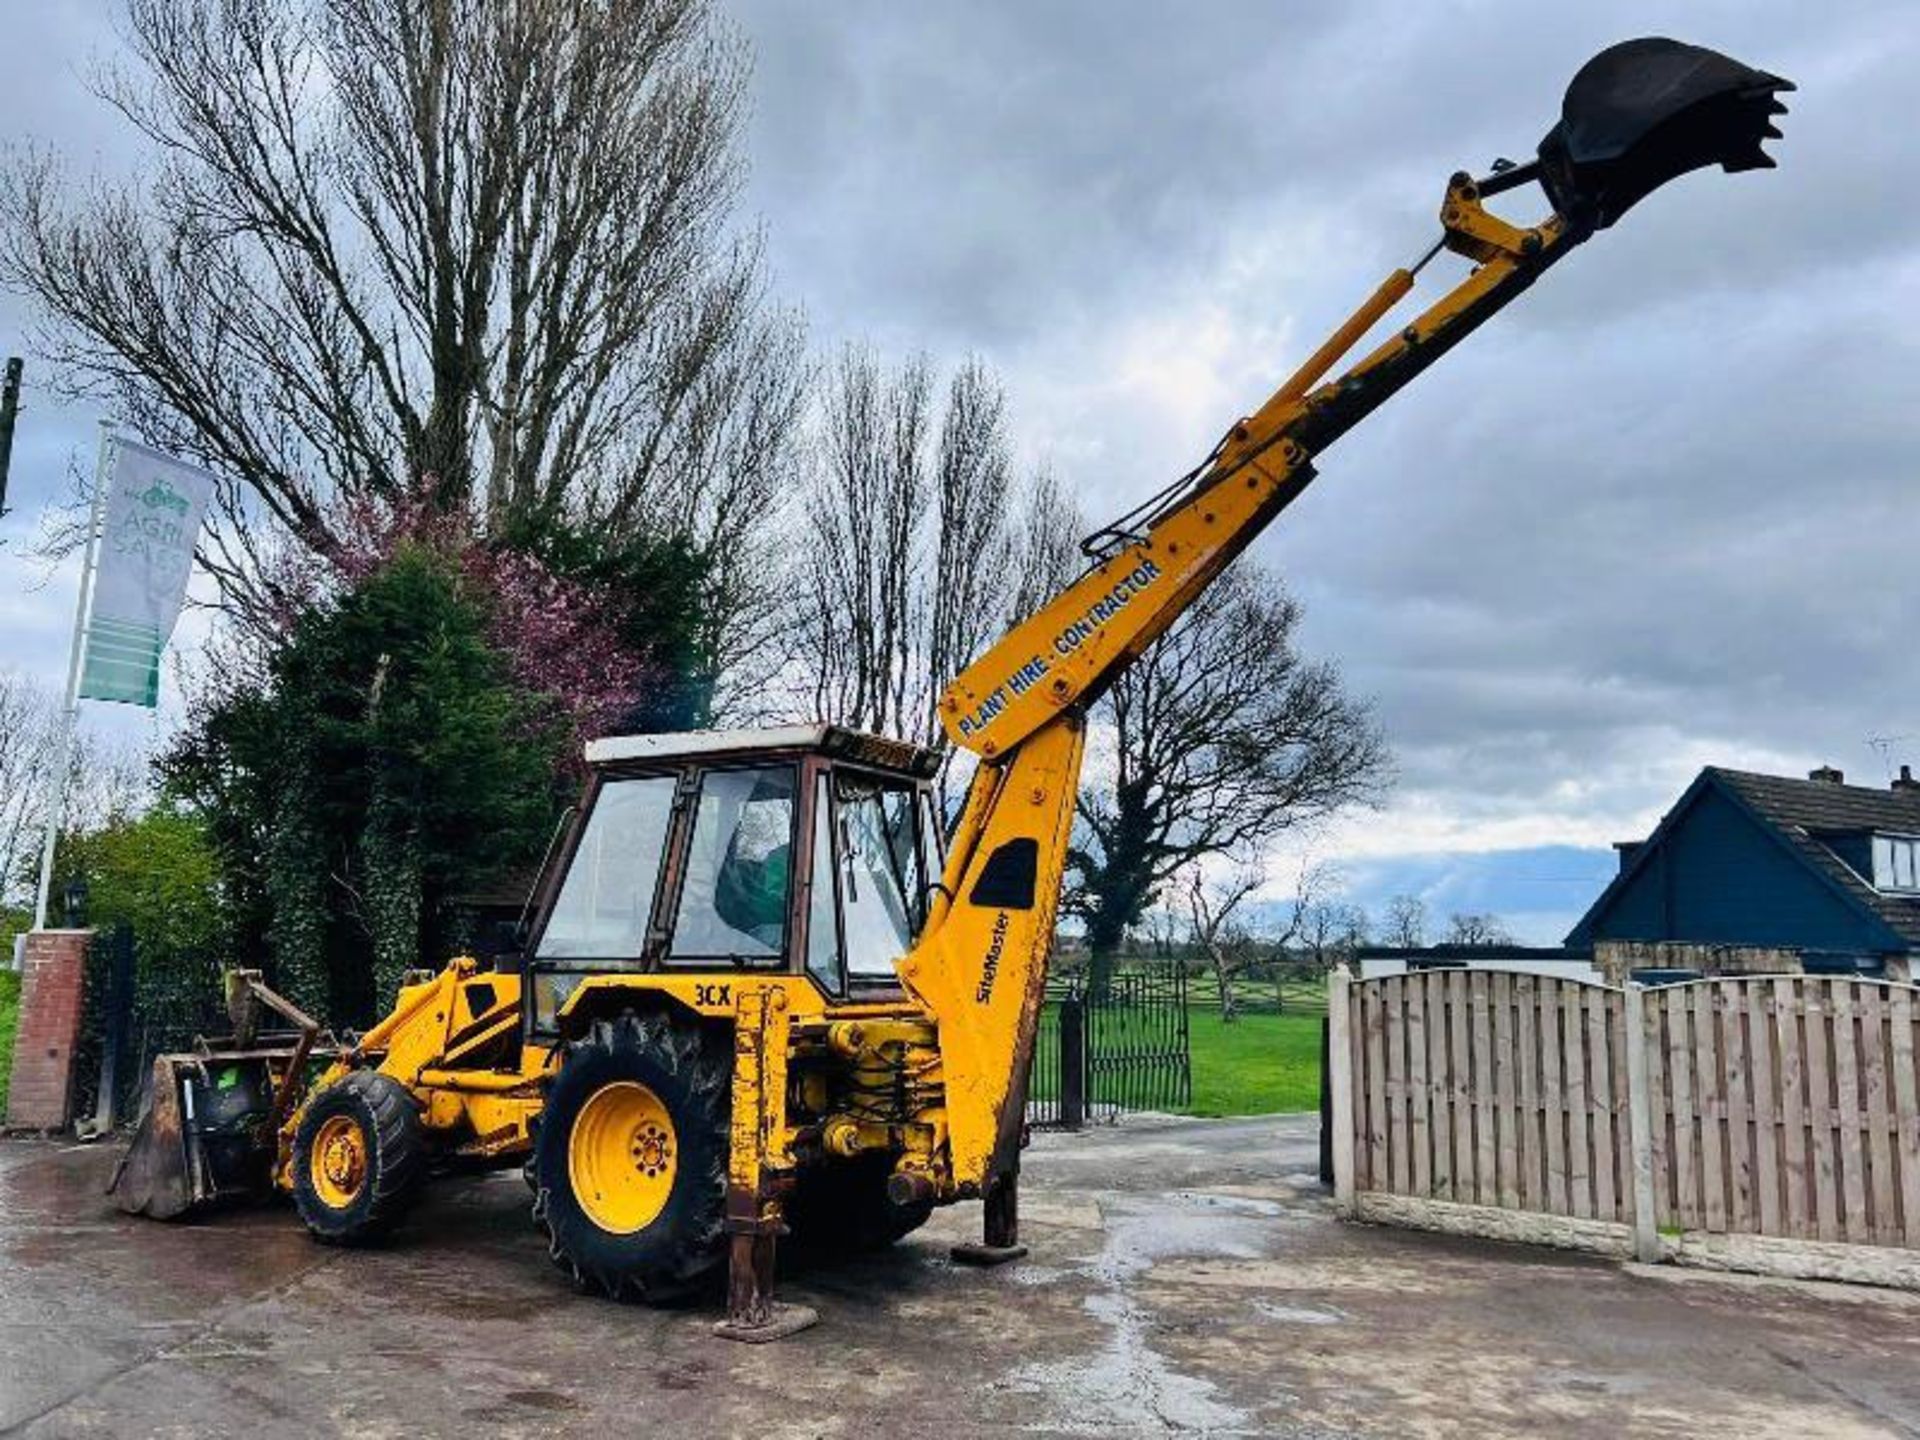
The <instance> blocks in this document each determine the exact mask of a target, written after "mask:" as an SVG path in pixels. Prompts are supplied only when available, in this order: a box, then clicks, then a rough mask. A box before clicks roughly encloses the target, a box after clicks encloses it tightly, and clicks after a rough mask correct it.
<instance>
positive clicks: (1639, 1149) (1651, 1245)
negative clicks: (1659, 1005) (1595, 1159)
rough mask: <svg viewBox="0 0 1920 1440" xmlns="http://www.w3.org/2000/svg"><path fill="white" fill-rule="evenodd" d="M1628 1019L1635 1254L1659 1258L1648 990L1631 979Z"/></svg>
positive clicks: (1649, 1259)
mask: <svg viewBox="0 0 1920 1440" xmlns="http://www.w3.org/2000/svg"><path fill="white" fill-rule="evenodd" d="M1622 994H1623V995H1624V997H1625V1000H1626V1022H1627V1118H1628V1129H1629V1130H1630V1132H1631V1134H1632V1137H1633V1258H1634V1259H1636V1260H1638V1261H1640V1262H1641V1263H1642V1264H1643V1265H1651V1264H1653V1263H1655V1262H1656V1261H1658V1260H1659V1259H1660V1229H1659V1223H1658V1217H1657V1216H1656V1215H1655V1214H1654V1203H1655V1202H1654V1190H1653V1097H1652V1096H1651V1095H1650V1094H1649V1093H1648V1092H1647V1019H1646V1004H1645V999H1644V997H1645V992H1644V991H1643V990H1642V989H1641V988H1640V987H1639V986H1638V985H1636V984H1634V983H1633V982H1632V981H1631V980H1629V981H1628V982H1627V984H1626V988H1625V990H1624V991H1622Z"/></svg>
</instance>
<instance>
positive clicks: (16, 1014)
mask: <svg viewBox="0 0 1920 1440" xmlns="http://www.w3.org/2000/svg"><path fill="white" fill-rule="evenodd" d="M19 1021H20V977H19V976H18V975H16V974H14V973H13V972H12V971H11V970H0V1118H4V1117H5V1115H6V1113H7V1078H8V1076H10V1075H11V1074H12V1073H13V1028H14V1026H15V1025H17V1024H18V1023H19Z"/></svg>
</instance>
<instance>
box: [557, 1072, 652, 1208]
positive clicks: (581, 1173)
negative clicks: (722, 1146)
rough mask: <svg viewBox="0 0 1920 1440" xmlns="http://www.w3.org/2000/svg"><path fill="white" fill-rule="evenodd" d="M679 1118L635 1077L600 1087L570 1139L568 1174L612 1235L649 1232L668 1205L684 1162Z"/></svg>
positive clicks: (583, 1203)
mask: <svg viewBox="0 0 1920 1440" xmlns="http://www.w3.org/2000/svg"><path fill="white" fill-rule="evenodd" d="M679 1152H680V1146H679V1141H678V1137H677V1136H676V1135H675V1134H674V1131H673V1117H672V1116H671V1115H669V1114H668V1113H667V1107H666V1106H665V1105H663V1104H661V1103H660V1097H659V1096H658V1095H655V1094H654V1093H653V1091H651V1090H649V1089H648V1088H647V1087H646V1086H644V1085H642V1084H640V1083H639V1082H638V1081H634V1080H616V1081H615V1082H614V1083H613V1084H611V1085H603V1086H602V1087H601V1088H600V1089H598V1090H596V1091H594V1093H593V1094H592V1096H590V1097H589V1098H588V1100H587V1103H586V1104H585V1105H583V1106H581V1107H580V1114H579V1116H578V1117H577V1118H576V1119H575V1120H574V1122H573V1133H572V1135H571V1136H569V1137H568V1140H567V1178H568V1179H569V1180H570V1181H572V1183H573V1194H574V1198H575V1199H577V1200H578V1201H579V1202H580V1208H581V1209H582V1210H584V1211H585V1212H586V1215H587V1218H588V1219H589V1220H591V1221H593V1223H594V1224H595V1225H598V1226H599V1227H600V1228H601V1229H602V1230H605V1231H606V1232H608V1233H609V1234H611V1235H631V1234H633V1232H634V1231H636V1230H644V1229H646V1227H647V1226H649V1225H651V1224H652V1223H653V1222H654V1220H655V1219H657V1218H658V1217H659V1214H660V1212H661V1211H662V1210H664V1209H666V1207H667V1197H668V1196H669V1195H671V1194H672V1193H673V1177H674V1175H675V1174H676V1173H677V1171H678V1169H679V1165H680V1153H679Z"/></svg>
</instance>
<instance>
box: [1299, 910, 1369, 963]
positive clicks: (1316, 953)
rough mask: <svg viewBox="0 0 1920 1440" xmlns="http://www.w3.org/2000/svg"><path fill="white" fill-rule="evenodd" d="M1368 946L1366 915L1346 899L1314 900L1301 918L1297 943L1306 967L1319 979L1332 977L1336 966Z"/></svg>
mask: <svg viewBox="0 0 1920 1440" xmlns="http://www.w3.org/2000/svg"><path fill="white" fill-rule="evenodd" d="M1366 943H1367V915H1366V912H1365V911H1364V910H1362V909H1361V908H1360V907H1359V906H1357V905H1350V904H1348V903H1347V902H1345V901H1343V900H1338V899H1331V898H1329V899H1321V900H1315V901H1313V902H1312V903H1311V904H1310V905H1308V906H1307V909H1306V912H1305V913H1304V914H1303V915H1302V916H1301V918H1300V924H1299V929H1298V934H1297V939H1296V941H1295V944H1296V947H1297V949H1298V951H1299V953H1300V955H1301V957H1302V958H1303V959H1304V960H1305V962H1306V964H1307V967H1308V968H1309V969H1311V970H1312V972H1313V973H1314V974H1315V975H1316V976H1326V975H1328V974H1330V973H1331V972H1332V970H1333V967H1334V966H1336V965H1340V964H1344V963H1346V962H1347V961H1350V960H1352V959H1353V952H1354V951H1356V950H1358V949H1359V948H1360V947H1361V946H1362V945H1364V944H1366Z"/></svg>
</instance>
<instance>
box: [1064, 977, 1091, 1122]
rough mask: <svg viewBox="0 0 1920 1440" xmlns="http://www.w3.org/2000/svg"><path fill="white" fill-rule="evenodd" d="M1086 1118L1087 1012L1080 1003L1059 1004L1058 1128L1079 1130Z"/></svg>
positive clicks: (1076, 1001) (1070, 998)
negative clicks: (1059, 1126)
mask: <svg viewBox="0 0 1920 1440" xmlns="http://www.w3.org/2000/svg"><path fill="white" fill-rule="evenodd" d="M1086 1118H1087V1012H1086V1007H1085V1006H1084V1005H1083V1004H1082V1002H1080V1001H1079V1000H1076V999H1074V998H1073V997H1072V996H1068V997H1067V998H1066V999H1065V1000H1062V1001H1061V1002H1060V1125H1061V1128H1062V1129H1065V1130H1078V1129H1079V1128H1080V1127H1081V1126H1082V1125H1084V1124H1085V1123H1086Z"/></svg>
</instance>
